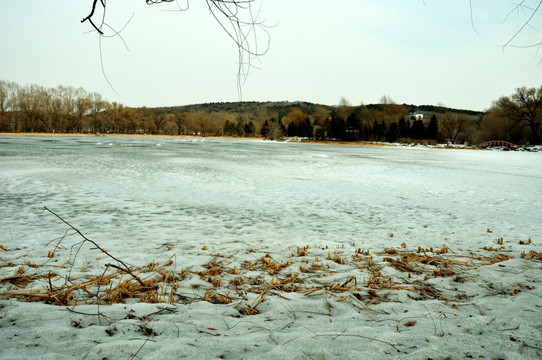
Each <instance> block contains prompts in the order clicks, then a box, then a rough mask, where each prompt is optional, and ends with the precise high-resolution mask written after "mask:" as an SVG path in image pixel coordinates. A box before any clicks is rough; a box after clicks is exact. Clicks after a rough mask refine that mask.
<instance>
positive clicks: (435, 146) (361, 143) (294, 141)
mask: <svg viewBox="0 0 542 360" xmlns="http://www.w3.org/2000/svg"><path fill="white" fill-rule="evenodd" d="M0 136H36V137H37V136H43V137H91V136H94V137H133V138H189V139H205V138H208V139H237V140H247V141H255V140H262V141H263V140H267V139H264V138H262V137H237V136H201V135H157V134H101V133H98V134H90V133H86V134H85V133H13V132H0ZM270 141H277V142H285V143H292V144H317V145H335V146H370V147H420V148H426V149H455V150H457V149H462V150H485V149H483V148H481V147H479V146H478V145H457V144H438V143H437V144H428V143H424V142H423V141H418V142H411V143H388V142H378V141H344V140H336V141H334V140H310V139H303V138H295V137H294V138H288V137H286V138H283V139H281V140H270ZM532 148H538V147H537V146H534V147H532Z"/></svg>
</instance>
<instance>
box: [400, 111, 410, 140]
mask: <svg viewBox="0 0 542 360" xmlns="http://www.w3.org/2000/svg"><path fill="white" fill-rule="evenodd" d="M406 124H407V122H406V120H405V118H404V117H403V116H401V119H399V125H398V127H399V129H398V130H399V137H400V138H406V137H408V133H407V129H406Z"/></svg>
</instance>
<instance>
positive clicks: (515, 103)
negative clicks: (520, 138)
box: [496, 86, 542, 144]
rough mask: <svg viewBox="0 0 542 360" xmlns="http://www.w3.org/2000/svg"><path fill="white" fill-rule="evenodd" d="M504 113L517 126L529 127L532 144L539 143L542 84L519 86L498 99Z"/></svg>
mask: <svg viewBox="0 0 542 360" xmlns="http://www.w3.org/2000/svg"><path fill="white" fill-rule="evenodd" d="M496 105H497V107H498V108H500V110H501V112H502V113H503V115H504V116H505V117H506V118H508V119H510V120H511V121H512V126H511V127H512V129H513V128H515V127H519V128H528V129H529V130H530V132H531V134H530V135H531V139H530V140H531V142H532V144H538V143H539V132H540V124H541V122H542V119H541V118H542V114H541V113H542V86H541V87H539V88H526V87H525V86H523V87H520V88H517V89H516V92H515V93H514V94H513V95H512V96H510V97H508V96H503V97H501V98H500V99H499V100H498V101H497V104H496Z"/></svg>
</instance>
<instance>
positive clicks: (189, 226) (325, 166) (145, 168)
mask: <svg viewBox="0 0 542 360" xmlns="http://www.w3.org/2000/svg"><path fill="white" fill-rule="evenodd" d="M0 169H1V170H0V185H1V187H0V211H1V216H0V229H2V230H1V232H0V243H3V244H6V243H7V244H11V243H20V242H23V243H26V244H32V243H40V244H43V243H45V242H46V241H49V240H52V239H54V238H55V237H58V236H61V235H62V234H63V232H64V230H65V227H64V226H63V225H62V224H61V223H59V221H58V220H57V219H56V218H54V216H52V215H51V214H49V213H47V212H45V211H43V207H44V206H47V207H48V208H50V209H51V210H54V211H55V212H57V213H58V214H59V215H61V216H62V217H64V218H65V219H66V220H67V221H69V222H70V223H71V224H73V225H74V226H76V227H78V228H79V229H80V230H81V231H82V232H83V233H84V234H85V235H87V236H88V237H90V238H91V239H94V240H96V241H105V240H107V241H110V240H114V241H115V242H117V241H118V242H122V243H123V244H124V245H138V246H140V245H139V244H141V243H142V242H143V243H145V244H147V245H148V246H149V247H153V245H156V244H160V243H165V242H167V243H170V244H179V245H180V244H183V243H189V242H194V241H197V242H200V243H206V244H219V243H221V242H223V241H230V240H238V241H242V242H245V243H252V242H255V241H257V240H265V241H269V242H273V243H277V244H281V245H282V244H284V246H289V245H293V244H307V243H311V244H317V245H318V244H320V243H322V242H328V241H333V242H338V243H341V242H346V241H357V242H358V243H365V244H370V245H385V244H386V241H387V240H389V234H390V233H393V234H396V235H401V238H402V239H403V240H405V241H407V242H408V243H409V244H415V243H417V242H422V243H424V242H431V243H432V244H437V243H447V244H450V243H451V242H453V241H456V240H462V242H463V241H465V240H467V239H469V238H472V241H476V240H477V237H478V238H479V237H480V234H482V233H484V231H485V230H486V229H487V228H491V229H492V230H493V231H494V232H498V233H499V234H500V236H504V237H507V238H509V239H511V240H517V239H524V240H526V239H527V238H528V237H533V238H540V235H541V233H542V225H541V224H542V221H541V220H542V216H541V215H542V209H541V204H542V154H541V153H527V152H502V151H473V150H438V149H427V148H405V147H371V146H332V145H318V144H293V143H278V142H267V141H249V140H246V141H245V140H227V139H199V138H156V137H153V138H144V137H56V136H55V137H50V136H49V137H45V136H43V137H41V136H28V137H23V136H14V137H9V136H4V137H1V138H0ZM479 245H480V244H476V246H475V247H479Z"/></svg>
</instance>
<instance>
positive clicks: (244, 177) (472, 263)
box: [0, 136, 542, 360]
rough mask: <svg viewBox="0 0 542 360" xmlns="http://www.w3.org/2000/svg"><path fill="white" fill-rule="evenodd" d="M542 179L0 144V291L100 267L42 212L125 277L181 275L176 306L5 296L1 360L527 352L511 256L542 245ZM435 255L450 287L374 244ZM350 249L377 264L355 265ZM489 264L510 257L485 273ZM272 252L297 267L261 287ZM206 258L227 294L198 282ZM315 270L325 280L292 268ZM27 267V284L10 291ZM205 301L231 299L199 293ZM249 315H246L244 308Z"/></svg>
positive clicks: (412, 164)
mask: <svg viewBox="0 0 542 360" xmlns="http://www.w3.org/2000/svg"><path fill="white" fill-rule="evenodd" d="M541 180H542V153H527V152H502V151H473V150H439V149H428V148H405V147H400V148H398V147H371V146H331V145H317V144H291V143H278V142H266V141H247V140H225V139H196V138H157V137H153V138H145V137H92V136H90V137H56V136H55V137H39V136H29V137H23V136H20V137H19V136H16V137H8V136H4V137H0V245H2V247H1V248H0V279H1V280H2V281H0V292H3V293H4V292H8V291H15V293H19V294H20V293H21V292H23V293H26V294H28V293H27V291H42V293H43V292H44V291H47V290H44V289H49V288H50V287H51V286H60V285H62V284H63V283H65V282H69V283H70V284H71V283H74V284H75V285H77V284H79V283H80V282H82V281H85V280H89V279H92V278H93V277H94V278H95V277H101V276H103V274H104V273H105V272H106V271H108V270H107V269H108V268H109V266H108V265H106V263H107V262H109V261H111V259H109V258H107V257H106V256H105V255H104V254H103V253H102V252H101V251H98V250H97V249H95V248H93V245H90V244H86V246H85V247H84V248H78V247H77V246H76V245H75V243H78V242H79V241H80V240H81V238H79V237H77V236H74V234H73V232H70V231H68V232H67V231H66V230H67V226H66V225H64V224H62V223H61V222H60V220H59V219H57V218H56V217H54V216H53V215H52V214H50V213H48V212H46V211H44V210H43V207H44V206H47V207H48V208H50V209H52V210H53V211H55V212H57V213H58V214H59V215H60V216H62V217H63V218H64V219H66V220H67V221H69V222H70V223H71V224H72V225H74V226H76V227H77V228H79V229H80V230H81V231H82V232H83V233H84V234H85V235H86V236H87V237H89V238H91V239H92V240H94V241H96V242H97V243H98V244H100V245H101V246H102V247H104V248H105V249H107V251H108V252H109V253H110V254H112V255H114V256H117V257H118V258H120V259H122V260H124V261H126V262H127V263H129V264H131V265H132V266H133V269H134V271H138V269H141V267H143V266H145V265H146V264H149V263H150V262H151V261H152V262H156V263H157V264H164V263H165V262H166V260H168V259H170V258H171V259H174V260H175V262H174V263H172V264H170V265H168V266H169V267H168V269H170V270H172V271H173V269H174V271H175V272H176V274H180V273H181V271H182V272H183V274H185V275H183V276H184V277H182V278H181V280H179V287H178V288H176V290H175V297H174V298H173V300H172V301H170V302H171V304H170V305H168V304H164V303H162V304H147V303H136V302H137V301H138V299H137V298H135V299H134V298H130V299H126V303H122V304H115V305H111V306H100V307H99V309H98V308H97V306H95V305H84V303H85V300H84V297H83V298H81V297H79V299H80V301H81V302H80V303H79V305H78V306H76V307H75V309H69V310H75V312H72V311H68V309H66V307H64V306H53V305H48V304H43V303H40V302H38V303H28V302H23V301H20V300H21V297H18V298H13V297H11V296H10V294H9V293H4V294H5V295H3V296H2V298H1V299H0V338H1V339H5V341H4V343H2V347H1V348H0V358H2V359H17V360H22V359H31V358H40V359H83V358H85V359H104V358H109V359H134V358H141V359H177V358H182V357H186V358H192V359H211V358H227V359H268V358H269V359H359V358H368V359H389V358H390V357H392V356H393V357H394V358H401V359H428V358H433V359H445V358H453V359H456V358H486V359H539V358H540V356H541V355H542V342H541V341H540V339H541V336H540V334H541V329H542V322H541V321H542V320H541V319H542V317H540V316H539V314H540V312H541V308H542V305H541V304H542V303H541V299H542V285H541V283H542V271H541V268H540V261H539V260H529V259H527V258H526V257H523V256H522V254H524V253H526V252H529V251H537V250H538V249H539V246H540V239H541V232H542V225H541V224H542V221H541V220H542V216H541V215H542V211H541V210H542V209H541V204H542V193H541V192H542V181H541ZM488 229H489V231H488ZM64 234H68V236H67V237H66V238H62V236H63V235H64ZM70 234H71V235H70ZM392 235H393V236H392ZM501 237H502V238H504V240H503V241H502V242H500V241H499V239H500V238H501ZM528 239H531V240H532V242H527V241H528ZM520 241H522V242H523V243H524V244H523V245H522V244H521V243H520ZM525 243H526V245H525ZM79 244H82V243H79ZM164 244H168V245H167V246H165V245H164ZM306 245H309V246H310V250H309V253H308V254H304V255H302V254H300V253H299V252H296V246H300V247H304V246H306ZM444 245H446V246H447V247H448V248H449V249H450V252H449V253H445V254H443V255H440V252H439V253H437V251H431V250H430V249H428V252H429V253H430V254H432V255H433V256H434V257H433V259H437V257H436V256H438V258H441V259H448V260H449V261H450V262H453V261H455V260H459V264H462V265H451V268H452V269H453V270H454V271H456V272H455V273H454V275H453V276H451V275H450V276H439V275H438V273H437V270H438V269H435V266H437V265H435V266H433V265H430V264H428V263H427V264H425V263H424V264H422V263H421V261H422V260H418V261H417V265H416V266H417V267H418V269H421V270H416V271H415V272H414V273H413V274H411V273H410V272H408V274H407V273H406V272H404V271H402V270H401V271H399V270H397V269H396V268H394V267H392V266H391V264H392V263H390V262H389V261H390V258H389V257H388V254H389V252H382V251H383V249H385V248H388V249H389V248H392V247H393V248H395V249H400V250H399V251H400V253H399V254H398V255H389V256H391V257H393V258H395V259H399V258H400V257H401V256H406V257H407V259H408V256H409V255H408V254H410V255H412V254H416V249H417V248H418V246H422V247H424V248H427V247H429V246H431V247H435V248H436V249H439V248H440V247H441V246H444ZM81 246H82V245H81ZM403 246H404V247H405V248H404V249H403ZM537 246H538V247H537ZM494 247H495V248H496V247H498V248H499V249H498V252H496V251H495V249H493V248H494ZM78 249H79V250H80V251H79V250H78ZM307 249H308V248H307ZM361 249H363V250H370V251H371V255H370V258H371V259H372V260H374V263H373V265H369V262H362V263H360V262H358V260H355V256H354V254H359V252H360V251H359V250H361ZM51 251H55V253H56V254H53V256H49V252H51ZM331 252H334V253H335V252H337V253H340V254H341V256H343V257H344V259H345V262H344V263H342V262H338V263H337V262H336V261H335V260H333V259H330V256H331ZM373 254H374V256H373ZM496 255H499V256H501V257H502V258H501V260H504V261H500V260H496V261H497V262H496V263H495V261H487V259H489V258H490V257H492V256H496ZM326 257H327V258H326ZM51 258H53V259H51ZM267 258H268V259H273V260H274V261H275V262H277V263H284V264H290V265H285V266H286V268H284V270H283V271H281V272H280V271H279V272H277V273H273V275H272V274H271V273H268V271H267V270H258V271H256V270H254V269H252V265H250V266H248V267H247V266H245V267H243V264H244V265H246V264H247V263H248V264H251V263H252V262H254V261H256V262H258V261H263V260H262V259H267ZM317 258H319V259H320V260H317ZM421 258H422V259H423V257H421ZM68 259H69V260H70V261H71V262H69V263H68ZM427 259H430V258H428V257H427V255H425V260H427ZM484 259H486V262H487V263H486V264H484ZM448 260H446V262H447V261H448ZM211 261H217V262H219V263H220V265H219V267H221V269H220V271H222V272H221V273H220V276H219V278H220V281H221V282H218V283H216V282H215V283H212V281H211V280H212V279H210V276H211V275H206V273H209V272H210V270H209V266H210V265H209V264H210V262H211ZM313 261H314V264H316V263H318V264H321V270H314V271H315V272H308V273H307V272H306V271H304V270H303V269H302V267H303V266H307V267H308V266H310V263H312V262H313ZM391 261H394V260H393V259H391ZM498 261H500V262H498ZM446 262H445V263H446ZM36 264H37V265H36ZM363 264H365V265H363ZM456 264H457V263H456ZM164 266H165V265H164ZM213 266H214V265H213ZM255 266H256V267H257V265H255ZM438 266H440V265H438ZM443 266H444V267H448V265H443ZM234 269H237V272H239V269H241V271H240V275H239V277H240V278H241V279H242V281H243V282H242V284H241V285H239V286H237V287H236V286H233V284H234V283H233V278H234V275H232V274H235V271H234ZM262 269H263V268H262ZM208 270H209V271H208ZM268 270H269V269H268ZM51 271H54V272H55V273H56V276H54V274H52V273H51ZM109 271H110V272H111V269H109ZM409 271H410V270H409ZM22 274H24V275H25V276H30V278H31V279H33V280H34V281H31V282H29V283H28V284H26V285H25V284H23V285H21V286H22V287H23V288H22V289H21V286H19V285H18V284H17V283H16V282H15V281H14V279H20V278H22ZM47 274H49V275H47ZM290 274H291V275H292V276H294V278H295V277H296V276H298V277H299V279H300V283H299V286H300V290H299V291H291V292H290V291H285V290H284V291H278V290H276V289H275V286H274V285H272V284H273V283H274V281H276V279H275V278H274V277H273V276H274V275H276V276H277V278H278V279H279V281H282V280H284V279H286V278H287V277H288V276H290ZM411 275H412V278H411ZM119 276H121V278H119V280H118V281H119V283H120V281H121V279H122V275H119ZM373 276H376V277H377V278H380V279H388V280H382V281H384V282H393V281H395V284H396V285H397V286H399V288H397V287H395V288H392V289H390V288H389V287H387V285H382V283H380V284H381V285H374V283H373V284H369V283H370V279H372V278H373ZM207 277H209V278H207ZM216 277H218V276H216ZM51 278H52V280H51ZM281 279H282V280H281ZM352 279H353V280H352ZM409 279H410V280H409ZM48 281H53V285H51V283H48ZM351 281H353V283H352V282H351ZM378 281H379V280H378ZM347 283H348V284H350V285H348V286H349V287H350V288H346V289H343V290H340V291H339V290H337V291H336V292H334V291H333V290H332V289H333V288H334V287H335V288H336V287H337V286H338V284H347ZM258 284H262V285H261V286H263V289H267V290H258V289H260V288H262V287H259V286H260V285H258ZM275 284H276V283H275ZM334 284H335V285H334ZM110 286H114V285H110ZM160 286H161V285H160ZM217 286H218V287H217ZM344 286H345V285H343V287H344ZM251 287H252V288H251ZM117 288H120V285H119V286H118V287H117ZM326 288H327V289H328V290H326ZM408 288H410V289H411V290H410V291H409V290H408ZM432 288H434V289H436V290H435V291H437V292H439V293H434V292H430V291H431V289H432ZM40 289H41V290H40ZM91 289H92V288H91ZM415 289H417V290H415ZM424 289H425V290H424ZM427 289H429V290H427ZM92 291H97V290H92ZM215 291H216V292H220V293H224V294H226V295H227V296H231V298H232V303H230V304H216V303H212V302H211V301H203V299H204V298H203V296H204V294H206V293H207V294H211V293H213V292H215ZM261 291H264V292H265V295H266V296H267V297H266V298H265V301H263V295H264V292H261ZM427 291H429V292H427ZM260 292H261V293H260ZM371 293H372V294H371ZM12 294H13V293H12ZM81 294H83V293H81ZM96 294H98V293H96ZM102 294H103V291H102V292H100V295H102ZM428 294H429V295H428ZM431 294H433V295H431ZM435 294H436V295H435ZM77 296H81V295H77ZM258 296H262V298H260V299H261V300H262V302H261V304H258V305H250V304H255V303H254V301H256V300H257V299H258ZM186 299H188V300H189V301H186ZM378 299H380V300H381V301H380V300H378ZM377 300H378V301H377ZM160 301H165V300H164V299H162V300H160ZM375 301H376V302H375ZM91 302H92V301H91ZM91 302H90V303H91ZM247 305H250V306H256V307H257V308H258V311H259V314H258V315H253V316H248V315H246V314H244V315H240V311H239V309H242V308H243V307H246V306H247ZM98 311H99V313H100V314H101V315H100V316H96V314H97V312H98ZM92 314H95V315H92ZM135 316H137V318H135ZM144 329H147V330H149V329H150V330H152V331H150V330H149V331H150V332H143V330H144Z"/></svg>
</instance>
